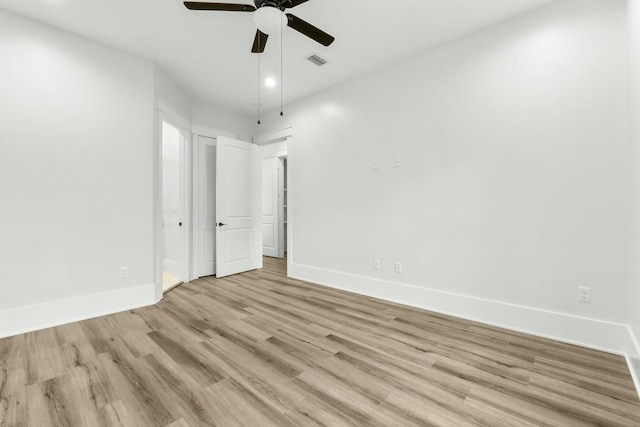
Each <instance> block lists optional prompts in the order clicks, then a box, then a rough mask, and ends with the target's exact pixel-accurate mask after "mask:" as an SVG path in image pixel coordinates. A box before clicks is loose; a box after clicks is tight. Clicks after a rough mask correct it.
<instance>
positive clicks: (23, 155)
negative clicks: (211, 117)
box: [0, 10, 154, 337]
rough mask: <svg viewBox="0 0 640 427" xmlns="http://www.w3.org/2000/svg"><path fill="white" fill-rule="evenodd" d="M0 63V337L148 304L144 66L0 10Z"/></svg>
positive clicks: (147, 69)
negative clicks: (124, 271)
mask: <svg viewBox="0 0 640 427" xmlns="http://www.w3.org/2000/svg"><path fill="white" fill-rule="evenodd" d="M0 64H2V66H1V67H0V94H2V95H1V96H0V121H1V125H0V205H1V209H0V277H2V285H1V286H0V337H2V336H6V335H11V334H14V333H17V332H20V331H23V330H30V329H36V328H41V327H45V326H49V325H54V324H58V323H64V322H68V321H72V320H76V319H80V318H86V317H92V316H97V315H100V314H104V313H106V312H113V311H118V310H122V309H127V308H131V307H134V306H140V305H144V304H150V303H152V302H153V216H152V215H153V208H152V206H153V205H152V195H153V187H152V144H153V122H154V116H153V114H154V84H153V81H154V80H153V66H152V64H151V63H150V62H148V61H144V60H141V59H138V58H135V57H133V56H130V55H127V54H124V53H121V52H119V51H116V50H114V49H111V48H108V47H106V46H104V45H101V44H98V43H95V42H92V41H89V40H86V39H83V38H80V37H77V36H75V35H72V34H70V33H67V32H64V31H60V30H57V29H54V28H53V27H49V26H46V25H43V24H40V23H37V22H35V21H31V20H28V19H24V18H22V17H19V16H18V15H14V14H12V13H9V12H5V11H2V10H0ZM122 266H128V267H129V277H128V278H126V279H121V278H120V267H122ZM39 304H41V305H39Z"/></svg>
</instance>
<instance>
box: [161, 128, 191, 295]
mask: <svg viewBox="0 0 640 427" xmlns="http://www.w3.org/2000/svg"><path fill="white" fill-rule="evenodd" d="M185 139H186V135H185V133H184V132H183V131H181V130H180V129H179V128H178V127H176V126H174V125H172V124H171V123H169V122H168V121H165V120H163V121H162V138H161V154H162V290H163V292H164V293H166V292H168V291H170V290H171V289H173V288H175V287H176V286H178V285H180V284H182V283H183V282H184V281H185V274H186V268H185V265H186V258H185V253H184V247H185V238H186V233H185V232H184V230H185V227H184V216H185V215H184V207H185V192H184V185H185V170H184V169H185V168H184V165H185Z"/></svg>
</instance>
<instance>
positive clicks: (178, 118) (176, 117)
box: [158, 99, 191, 131]
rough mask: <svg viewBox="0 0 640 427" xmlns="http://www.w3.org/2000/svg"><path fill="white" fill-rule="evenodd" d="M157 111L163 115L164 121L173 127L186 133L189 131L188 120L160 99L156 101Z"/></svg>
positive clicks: (189, 123) (189, 124)
mask: <svg viewBox="0 0 640 427" xmlns="http://www.w3.org/2000/svg"><path fill="white" fill-rule="evenodd" d="M158 110H160V111H161V112H162V113H163V114H164V117H165V119H166V120H167V121H168V122H170V123H172V124H173V125H174V126H176V127H179V128H181V129H182V130H186V131H188V130H189V129H191V122H190V121H189V119H187V117H186V116H184V115H183V114H182V113H181V112H180V111H178V110H176V109H175V108H173V107H172V106H171V105H169V104H168V103H166V102H165V101H164V100H162V99H160V100H158Z"/></svg>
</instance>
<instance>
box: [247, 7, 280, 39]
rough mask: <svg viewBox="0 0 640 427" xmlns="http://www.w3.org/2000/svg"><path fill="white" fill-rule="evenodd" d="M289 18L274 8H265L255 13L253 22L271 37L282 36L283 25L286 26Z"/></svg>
mask: <svg viewBox="0 0 640 427" xmlns="http://www.w3.org/2000/svg"><path fill="white" fill-rule="evenodd" d="M286 19H287V17H286V16H285V15H284V13H283V12H282V11H281V10H280V9H278V8H276V7H272V6H263V7H261V8H259V9H258V10H256V11H255V12H254V13H253V22H255V24H256V27H258V29H259V30H260V31H262V32H263V33H265V34H268V35H270V36H277V35H280V30H281V28H282V25H286V22H287V21H286Z"/></svg>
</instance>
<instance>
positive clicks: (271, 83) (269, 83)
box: [264, 77, 276, 87]
mask: <svg viewBox="0 0 640 427" xmlns="http://www.w3.org/2000/svg"><path fill="white" fill-rule="evenodd" d="M264 84H266V85H267V87H276V79H274V78H273V77H267V79H266V80H265V81H264Z"/></svg>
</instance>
